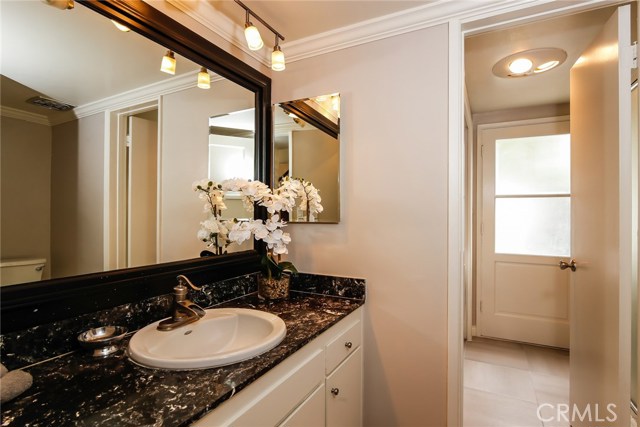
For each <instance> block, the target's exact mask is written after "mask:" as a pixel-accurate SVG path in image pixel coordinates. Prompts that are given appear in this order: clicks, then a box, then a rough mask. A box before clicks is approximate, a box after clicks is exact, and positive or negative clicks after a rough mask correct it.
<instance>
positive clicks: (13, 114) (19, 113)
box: [0, 105, 51, 126]
mask: <svg viewBox="0 0 640 427" xmlns="http://www.w3.org/2000/svg"><path fill="white" fill-rule="evenodd" d="M0 116H2V117H9V118H12V119H18V120H24V121H26V122H30V123H36V124H39V125H45V126H51V122H50V121H49V118H48V117H47V116H45V115H44V114H36V113H30V112H28V111H24V110H19V109H17V108H11V107H5V106H3V105H0Z"/></svg>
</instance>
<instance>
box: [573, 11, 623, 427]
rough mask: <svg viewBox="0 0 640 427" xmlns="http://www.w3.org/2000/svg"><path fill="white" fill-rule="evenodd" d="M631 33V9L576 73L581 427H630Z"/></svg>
mask: <svg viewBox="0 0 640 427" xmlns="http://www.w3.org/2000/svg"><path fill="white" fill-rule="evenodd" d="M630 33H631V31H630V8H629V6H623V7H621V8H619V9H618V11H617V12H616V13H615V14H614V15H613V16H612V17H611V18H610V19H609V21H608V22H607V24H606V25H605V26H604V28H603V30H602V32H601V33H600V34H599V35H598V37H596V39H595V40H594V41H593V42H592V44H591V45H590V46H589V47H588V48H587V49H586V50H585V51H584V52H583V54H582V56H581V57H580V59H579V60H578V61H577V62H576V64H575V65H574V66H573V68H572V69H571V140H572V150H571V153H572V157H571V162H572V167H573V177H574V179H573V205H572V211H573V226H574V229H573V255H574V257H575V259H576V262H577V269H576V271H575V272H573V273H570V274H571V376H570V383H571V388H570V401H571V404H572V408H574V407H575V408H576V409H577V411H579V413H580V414H582V415H583V416H582V417H580V416H573V417H572V420H571V421H572V422H571V424H572V425H573V427H580V426H592V425H595V424H596V423H595V420H594V418H593V417H594V416H595V411H599V415H600V418H607V417H608V418H609V419H607V420H605V421H604V423H605V424H602V423H603V421H600V424H598V425H608V426H625V427H626V426H629V401H630V397H629V388H630V384H629V377H630V334H631V333H630V282H631V260H630V258H631V100H630V90H629V87H630V82H631V81H630V79H631V49H630V48H629V45H630ZM578 177H579V178H578ZM611 405H614V406H611ZM587 409H588V410H590V413H591V416H590V417H586V416H584V412H585V411H586V410H587ZM612 412H613V413H612ZM581 418H586V419H581ZM589 418H591V419H589Z"/></svg>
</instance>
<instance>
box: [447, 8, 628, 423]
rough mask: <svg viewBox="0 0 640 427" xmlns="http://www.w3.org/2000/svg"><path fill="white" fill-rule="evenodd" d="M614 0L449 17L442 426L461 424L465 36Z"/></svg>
mask: <svg viewBox="0 0 640 427" xmlns="http://www.w3.org/2000/svg"><path fill="white" fill-rule="evenodd" d="M624 3H625V2H624V1H617V0H613V1H611V0H582V1H575V2H553V1H546V0H532V1H523V0H514V1H496V2H495V3H493V4H491V5H490V6H487V7H483V8H482V9H472V10H469V11H468V12H466V13H461V14H460V15H458V16H452V17H451V18H450V19H449V20H448V21H447V24H448V29H449V34H448V35H449V37H448V41H449V46H448V47H449V49H448V50H449V58H448V71H449V80H448V100H449V105H448V123H449V129H448V130H449V138H448V181H447V194H448V206H447V212H448V215H447V217H448V229H447V248H448V250H447V348H448V366H447V426H449V427H455V426H461V425H462V420H463V418H462V414H463V412H462V408H463V406H462V403H463V402H462V396H463V366H464V365H463V363H464V360H463V354H464V350H463V344H464V312H465V305H464V295H465V289H464V274H463V272H464V266H465V263H464V260H465V249H466V248H465V239H464V236H465V232H466V225H465V204H464V200H465V195H466V191H467V188H466V185H465V180H464V174H465V167H466V162H465V159H466V157H467V155H468V153H465V144H464V140H463V139H464V124H465V117H464V109H465V99H464V97H465V79H464V38H465V37H466V36H468V35H471V34H478V33H481V32H485V31H491V30H497V29H500V28H503V27H506V26H508V25H514V24H524V23H528V22H535V21H539V20H542V19H549V18H552V17H559V16H563V15H568V14H574V13H578V12H584V11H587V10H590V9H597V8H601V7H606V6H614V5H616V4H624Z"/></svg>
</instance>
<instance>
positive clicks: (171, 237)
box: [159, 80, 254, 262]
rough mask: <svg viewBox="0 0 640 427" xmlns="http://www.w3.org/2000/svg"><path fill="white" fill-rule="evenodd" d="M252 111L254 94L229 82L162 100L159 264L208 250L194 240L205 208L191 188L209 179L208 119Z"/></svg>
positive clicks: (174, 94) (181, 92) (180, 93)
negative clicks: (225, 114) (250, 109)
mask: <svg viewBox="0 0 640 427" xmlns="http://www.w3.org/2000/svg"><path fill="white" fill-rule="evenodd" d="M239 89H240V90H239ZM253 106H254V94H253V92H250V91H248V90H245V89H242V88H240V86H238V85H236V84H235V83H232V82H230V81H227V80H224V81H217V82H213V83H212V85H211V89H210V90H202V89H199V88H191V89H186V90H183V91H180V92H176V93H172V94H169V95H165V96H163V97H162V101H161V108H160V111H161V114H162V147H161V170H162V172H161V180H160V185H161V189H162V200H161V202H160V259H159V261H160V262H168V261H176V260H181V259H187V258H195V257H197V256H198V255H199V254H200V251H202V250H203V249H206V247H205V245H204V244H203V243H202V242H200V241H199V240H198V239H197V238H196V234H197V232H198V229H199V228H200V222H201V221H203V220H204V219H205V214H204V212H203V210H202V209H203V203H202V201H201V200H200V199H198V197H197V195H196V193H195V192H194V191H193V190H192V188H191V186H192V184H193V182H194V181H198V180H201V179H206V178H207V175H208V158H209V117H211V116H215V115H218V114H222V113H228V112H232V111H239V110H244V109H247V108H252V107H253Z"/></svg>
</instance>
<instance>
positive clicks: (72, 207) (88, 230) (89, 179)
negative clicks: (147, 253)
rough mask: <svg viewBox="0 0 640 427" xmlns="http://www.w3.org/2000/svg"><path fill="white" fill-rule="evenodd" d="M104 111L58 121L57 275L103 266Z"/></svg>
mask: <svg viewBox="0 0 640 427" xmlns="http://www.w3.org/2000/svg"><path fill="white" fill-rule="evenodd" d="M104 124H105V119H104V115H103V114H94V115H92V116H88V117H84V118H82V119H79V120H76V121H72V122H66V123H63V124H60V125H57V126H54V127H53V149H52V162H51V165H52V166H51V256H52V262H51V265H52V274H53V275H54V276H55V277H61V276H71V275H77V274H84V273H94V272H96V271H102V270H103V233H104V230H103V205H104V200H103V194H104V188H103V181H104Z"/></svg>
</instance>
